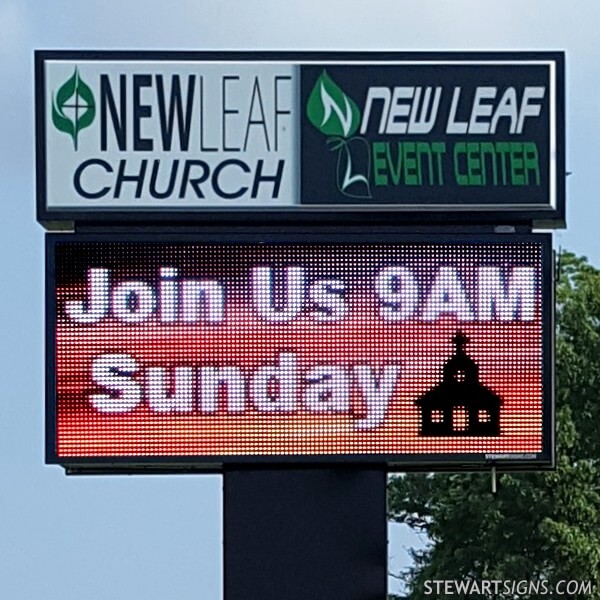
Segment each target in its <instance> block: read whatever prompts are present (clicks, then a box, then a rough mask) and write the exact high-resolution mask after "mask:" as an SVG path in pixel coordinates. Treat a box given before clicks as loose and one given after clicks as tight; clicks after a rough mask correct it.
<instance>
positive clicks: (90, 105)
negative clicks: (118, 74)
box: [52, 67, 96, 150]
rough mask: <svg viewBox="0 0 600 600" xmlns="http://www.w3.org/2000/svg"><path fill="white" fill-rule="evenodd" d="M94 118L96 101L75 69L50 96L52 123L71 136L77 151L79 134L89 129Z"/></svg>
mask: <svg viewBox="0 0 600 600" xmlns="http://www.w3.org/2000/svg"><path fill="white" fill-rule="evenodd" d="M95 116H96V101H95V100H94V94H93V93H92V90H91V89H90V87H89V86H88V85H87V84H86V83H85V81H83V79H81V76H80V75H79V69H78V68H77V67H75V71H74V72H73V75H72V76H71V77H70V78H69V79H68V80H67V81H66V82H65V83H63V85H61V86H60V87H59V88H58V90H57V91H56V94H52V123H54V126H55V127H56V129H58V130H59V131H63V132H64V133H67V134H68V135H70V136H71V139H72V140H73V147H74V148H75V150H77V146H78V139H79V132H80V131H81V130H82V129H85V128H86V127H89V126H90V125H91V124H92V123H93V121H94V117H95Z"/></svg>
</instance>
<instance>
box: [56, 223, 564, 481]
mask: <svg viewBox="0 0 600 600" xmlns="http://www.w3.org/2000/svg"><path fill="white" fill-rule="evenodd" d="M61 242H63V243H64V242H69V243H78V242H108V243H118V242H141V243H144V242H159V243H160V242H169V243H177V242H187V243H225V244H228V243H230V244H251V243H267V244H295V243H302V244H309V243H327V244H329V243H331V244H341V243H344V244H347V243H382V244H385V243H411V242H417V243H418V242H421V243H424V242H428V243H431V242H433V243H439V244H443V243H461V242H462V243H497V244H503V243H504V244H513V243H519V242H521V243H523V242H525V243H527V242H537V243H540V244H541V248H542V282H541V294H542V305H541V311H542V313H541V319H542V321H541V326H542V334H541V335H542V354H543V355H542V387H543V396H542V411H543V415H542V451H541V452H540V453H537V454H511V453H498V454H476V453H466V454H461V453H454V454H450V453H445V454H442V453H436V454H427V453H421V454H394V455H382V454H379V455H350V454H340V455H319V456H313V455H311V456H308V455H296V456H291V455H283V456H282V455H277V456H275V455H273V456H258V457H257V456H234V455H227V456H208V457H207V456H203V457H194V456H191V457H190V456H175V457H174V456H152V457H139V456H137V457H136V456H130V457H123V456H114V457H101V458H90V457H76V456H73V457H59V456H58V455H57V452H56V447H55V441H56V433H57V430H56V419H57V395H56V319H57V306H56V278H55V248H56V245H57V243H61ZM45 295H46V444H45V446H46V463H47V464H57V465H61V466H62V467H64V468H65V469H66V471H67V472H68V473H70V474H86V473H91V474H117V473H130V474H132V473H186V472H189V473H202V472H207V473H208V472H210V473H214V472H222V471H223V470H224V469H226V468H227V467H230V466H234V465H239V466H245V467H250V466H253V467H261V468H281V467H285V466H288V467H291V466H303V467H306V466H311V467H331V468H342V467H343V468H348V467H359V466H362V467H367V468H368V467H381V468H385V469H386V470H388V471H390V472H394V471H413V470H414V471H423V470H429V471H456V470H461V471H465V470H468V471H478V470H489V469H490V468H491V467H495V468H497V469H498V470H501V471H519V470H525V471H526V470H548V469H553V468H554V464H555V404H554V347H555V346H554V345H555V337H554V253H553V250H552V240H551V235H550V234H460V233H446V234H439V235H437V236H436V237H435V238H434V239H433V240H432V237H431V236H430V235H427V234H416V233H405V232H402V233H380V234H373V233H371V234H359V233H345V232H344V231H343V230H341V229H332V230H330V231H329V232H327V233H323V232H321V233H319V234H315V233H309V232H304V233H298V232H291V233H290V232H285V233H282V232H270V233H267V232H265V231H263V232H260V233H257V232H252V231H248V230H246V231H245V232H236V233H234V234H232V233H231V232H230V231H220V232H219V231H214V230H207V231H202V232H201V233H195V234H190V233H187V234H181V233H160V232H157V233H153V234H150V233H136V234H122V233H121V234H118V233H113V234H107V233H104V234H103V233H88V234H56V233H55V234H47V235H46V292H45Z"/></svg>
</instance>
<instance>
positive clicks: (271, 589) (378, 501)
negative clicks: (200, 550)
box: [223, 467, 387, 600]
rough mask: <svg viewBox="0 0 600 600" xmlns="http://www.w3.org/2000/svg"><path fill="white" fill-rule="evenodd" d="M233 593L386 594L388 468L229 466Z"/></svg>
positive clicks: (295, 597) (303, 597)
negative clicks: (263, 467)
mask: <svg viewBox="0 0 600 600" xmlns="http://www.w3.org/2000/svg"><path fill="white" fill-rule="evenodd" d="M223 482H224V483H223V497H224V577H225V581H224V589H225V600H283V599H285V600H331V599H332V598H335V600H384V599H385V598H386V596H387V521H386V473H385V470H384V469H383V467H382V468H373V469H314V468H313V469H300V468H294V469H289V468H287V469H285V470H283V469H281V470H279V469H261V470H258V469H254V468H252V469H246V468H242V467H239V468H238V467H235V468H228V469H227V470H226V471H225V473H224V475H223Z"/></svg>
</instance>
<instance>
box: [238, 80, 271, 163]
mask: <svg viewBox="0 0 600 600" xmlns="http://www.w3.org/2000/svg"><path fill="white" fill-rule="evenodd" d="M255 98H258V107H259V111H260V118H259V119H257V120H255V119H252V113H253V112H254V101H255ZM251 125H262V128H263V133H264V136H265V142H266V144H265V145H266V147H267V150H268V151H269V152H270V151H271V146H270V144H269V132H268V130H267V122H266V119H265V109H264V107H263V101H262V97H261V95H260V85H259V84H258V77H255V78H254V86H253V87H252V96H251V98H250V111H249V113H248V123H247V125H246V136H245V138H244V152H246V150H247V148H248V136H249V134H250V126H251Z"/></svg>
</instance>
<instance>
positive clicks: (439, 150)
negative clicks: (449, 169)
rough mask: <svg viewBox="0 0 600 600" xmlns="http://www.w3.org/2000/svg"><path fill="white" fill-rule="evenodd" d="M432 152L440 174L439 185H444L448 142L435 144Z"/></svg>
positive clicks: (432, 145)
mask: <svg viewBox="0 0 600 600" xmlns="http://www.w3.org/2000/svg"><path fill="white" fill-rule="evenodd" d="M431 151H432V152H433V153H434V154H435V158H436V163H437V172H438V183H439V185H444V166H443V164H444V163H443V162H442V160H443V155H444V154H446V142H433V143H432V144H431Z"/></svg>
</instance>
